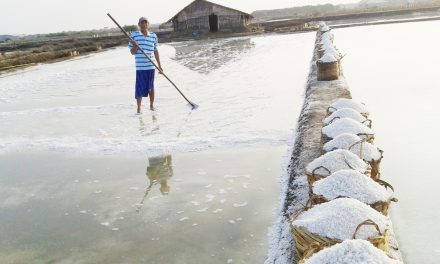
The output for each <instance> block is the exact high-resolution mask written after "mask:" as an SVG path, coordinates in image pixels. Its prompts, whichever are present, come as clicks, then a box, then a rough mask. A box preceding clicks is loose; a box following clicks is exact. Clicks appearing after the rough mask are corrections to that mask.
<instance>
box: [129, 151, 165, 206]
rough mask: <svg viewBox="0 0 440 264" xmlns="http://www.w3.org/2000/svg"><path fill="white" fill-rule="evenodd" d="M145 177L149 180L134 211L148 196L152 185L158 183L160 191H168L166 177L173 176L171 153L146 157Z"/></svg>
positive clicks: (163, 192)
mask: <svg viewBox="0 0 440 264" xmlns="http://www.w3.org/2000/svg"><path fill="white" fill-rule="evenodd" d="M148 163H149V164H148V167H147V177H148V179H149V180H150V184H149V185H148V187H147V189H146V190H145V194H144V197H143V198H142V201H141V202H140V203H138V204H137V205H136V211H137V212H139V211H140V209H141V208H142V206H143V205H144V201H145V199H146V198H147V196H148V193H149V192H150V190H151V188H152V187H153V185H156V184H157V183H160V188H159V190H160V192H161V193H162V194H163V195H166V194H168V193H169V192H170V186H168V179H169V178H171V176H173V167H172V160H171V155H166V156H158V157H152V158H149V159H148Z"/></svg>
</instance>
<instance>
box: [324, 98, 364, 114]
mask: <svg viewBox="0 0 440 264" xmlns="http://www.w3.org/2000/svg"><path fill="white" fill-rule="evenodd" d="M341 108H352V109H354V110H356V111H358V112H359V113H360V114H362V115H363V116H368V114H369V112H368V109H367V107H366V106H365V104H363V103H360V102H358V101H356V100H353V99H347V98H340V99H338V100H336V101H335V102H333V103H332V104H331V105H330V107H329V111H330V113H333V112H334V111H336V110H338V109H341Z"/></svg>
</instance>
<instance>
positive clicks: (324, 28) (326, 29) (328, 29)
mask: <svg viewBox="0 0 440 264" xmlns="http://www.w3.org/2000/svg"><path fill="white" fill-rule="evenodd" d="M327 31H330V27H329V26H327V25H325V26H323V27H321V32H327Z"/></svg>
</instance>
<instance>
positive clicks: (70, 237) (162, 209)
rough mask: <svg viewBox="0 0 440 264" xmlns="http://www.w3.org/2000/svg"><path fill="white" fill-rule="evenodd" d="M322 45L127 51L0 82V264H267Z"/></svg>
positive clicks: (256, 41) (229, 44)
mask: <svg viewBox="0 0 440 264" xmlns="http://www.w3.org/2000/svg"><path fill="white" fill-rule="evenodd" d="M313 41H314V34H313V33H310V34H298V35H272V36H270V35H269V36H264V37H255V38H238V39H226V40H210V41H203V42H183V43H172V44H171V45H161V47H160V52H161V60H162V64H163V66H164V69H165V71H166V72H167V73H168V75H169V76H170V77H171V78H172V80H173V81H175V82H176V84H177V85H178V86H179V88H181V89H182V91H183V92H184V93H185V95H186V96H187V97H188V98H190V99H191V100H192V101H194V102H195V103H197V104H199V105H200V107H199V108H198V109H197V110H196V111H191V110H190V107H188V105H187V104H186V103H185V101H184V100H183V99H182V98H181V97H180V95H179V94H178V93H177V92H176V91H175V90H174V88H172V86H170V85H169V84H168V83H167V82H166V80H164V78H163V77H161V76H157V82H156V94H157V102H156V106H157V108H158V111H155V112H150V111H148V110H146V109H145V110H144V113H143V114H142V115H136V114H135V108H136V107H135V104H134V98H133V85H134V71H133V69H134V66H133V61H132V59H133V58H131V57H130V55H129V54H128V50H127V49H126V48H117V49H114V50H111V51H107V52H102V53H98V54H93V55H90V56H87V57H84V58H78V59H75V60H71V61H64V62H60V63H54V64H46V65H39V66H37V67H32V68H28V69H26V70H23V71H18V72H15V73H13V74H8V75H2V76H0V122H1V124H2V126H1V127H0V171H1V172H2V173H1V174H0V201H1V202H0V237H1V238H2V239H1V241H0V259H2V263H3V262H5V263H30V262H32V263H52V262H56V263H143V262H145V263H262V262H263V261H264V259H265V256H266V254H267V251H268V248H267V244H268V243H267V242H268V237H267V234H268V229H269V228H270V227H271V226H272V222H273V221H274V220H275V216H274V210H275V208H276V206H277V205H278V199H279V186H278V179H279V177H280V175H281V174H282V173H283V172H282V169H283V160H284V158H285V157H284V155H285V154H286V148H287V145H288V144H289V143H291V142H290V141H289V140H290V139H291V138H292V137H293V131H294V130H293V129H294V126H295V121H296V119H297V117H298V115H299V110H300V108H301V106H302V100H303V99H302V93H303V91H304V85H305V81H306V78H307V74H308V70H309V62H310V59H311V55H312V49H313Z"/></svg>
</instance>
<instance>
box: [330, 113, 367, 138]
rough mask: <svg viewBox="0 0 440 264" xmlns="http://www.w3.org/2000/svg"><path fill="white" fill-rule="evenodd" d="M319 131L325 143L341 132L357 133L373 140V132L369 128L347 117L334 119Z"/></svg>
mask: <svg viewBox="0 0 440 264" xmlns="http://www.w3.org/2000/svg"><path fill="white" fill-rule="evenodd" d="M321 131H322V142H323V143H326V142H328V141H330V140H332V139H334V138H336V137H337V136H339V135H340V134H343V133H350V134H355V135H358V136H359V137H361V138H364V139H366V140H367V141H368V142H370V143H371V142H373V140H374V132H373V130H372V129H371V128H369V127H367V126H366V125H363V124H361V123H359V122H358V121H356V120H353V119H351V118H347V117H344V118H340V119H338V120H335V121H334V122H332V123H331V124H329V125H327V126H325V127H323V128H322V130H321Z"/></svg>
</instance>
